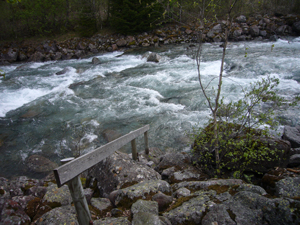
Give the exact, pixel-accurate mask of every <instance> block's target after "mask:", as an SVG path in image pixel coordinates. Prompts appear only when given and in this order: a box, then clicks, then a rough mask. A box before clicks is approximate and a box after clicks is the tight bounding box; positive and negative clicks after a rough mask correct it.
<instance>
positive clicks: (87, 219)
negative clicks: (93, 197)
mask: <svg viewBox="0 0 300 225" xmlns="http://www.w3.org/2000/svg"><path fill="white" fill-rule="evenodd" d="M68 187H69V189H70V192H71V196H72V199H73V203H74V205H75V209H76V214H77V217H78V222H79V224H80V225H89V224H93V221H92V217H91V213H90V210H89V206H88V203H87V201H86V198H85V196H84V193H83V188H82V184H81V180H80V176H77V177H74V178H73V179H72V180H70V181H69V182H68Z"/></svg>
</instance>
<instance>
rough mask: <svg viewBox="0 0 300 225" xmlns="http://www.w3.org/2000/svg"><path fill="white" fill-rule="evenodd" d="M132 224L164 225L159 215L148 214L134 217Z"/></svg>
mask: <svg viewBox="0 0 300 225" xmlns="http://www.w3.org/2000/svg"><path fill="white" fill-rule="evenodd" d="M132 224H134V225H144V224H149V225H162V222H161V220H160V218H159V216H158V215H155V214H152V213H148V212H139V213H136V214H134V215H133V220H132Z"/></svg>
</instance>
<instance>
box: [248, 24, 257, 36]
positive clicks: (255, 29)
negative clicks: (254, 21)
mask: <svg viewBox="0 0 300 225" xmlns="http://www.w3.org/2000/svg"><path fill="white" fill-rule="evenodd" d="M249 31H250V34H251V36H252V37H258V36H259V28H258V26H256V25H252V26H251V27H250V30H249Z"/></svg>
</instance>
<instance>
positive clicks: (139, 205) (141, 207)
mask: <svg viewBox="0 0 300 225" xmlns="http://www.w3.org/2000/svg"><path fill="white" fill-rule="evenodd" d="M139 212H146V213H151V214H154V215H158V203H157V202H156V201H145V200H142V199H139V200H137V201H136V202H135V203H133V204H132V206H131V213H132V215H133V216H134V215H135V214H137V213H139Z"/></svg>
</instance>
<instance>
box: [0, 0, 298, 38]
mask: <svg viewBox="0 0 300 225" xmlns="http://www.w3.org/2000/svg"><path fill="white" fill-rule="evenodd" d="M229 4H230V1H227V0H197V1H194V0H47V1H45V0H44V1H42V0H6V1H5V0H2V1H1V2H0V17H1V18H0V20H1V23H0V29H1V33H0V40H9V41H12V40H23V39H26V38H30V37H49V36H55V35H61V34H65V33H68V32H73V33H75V34H76V35H78V36H83V37H88V36H92V35H94V34H95V33H98V32H101V31H103V30H104V29H106V30H109V31H110V32H113V33H116V32H117V33H123V34H134V33H140V32H143V31H148V30H151V29H153V28H155V27H157V26H161V25H162V24H166V23H173V22H176V23H181V24H189V23H191V22H195V21H199V22H201V23H205V22H207V21H209V20H211V19H212V20H220V19H224V16H225V14H226V12H225V10H224V9H226V8H228V5H229ZM299 12H300V0H242V1H238V3H237V4H236V6H235V7H234V10H233V12H232V15H233V16H238V15H241V14H243V15H245V16H249V15H253V14H262V15H265V14H268V15H270V16H272V15H276V16H280V15H286V14H299Z"/></svg>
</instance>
